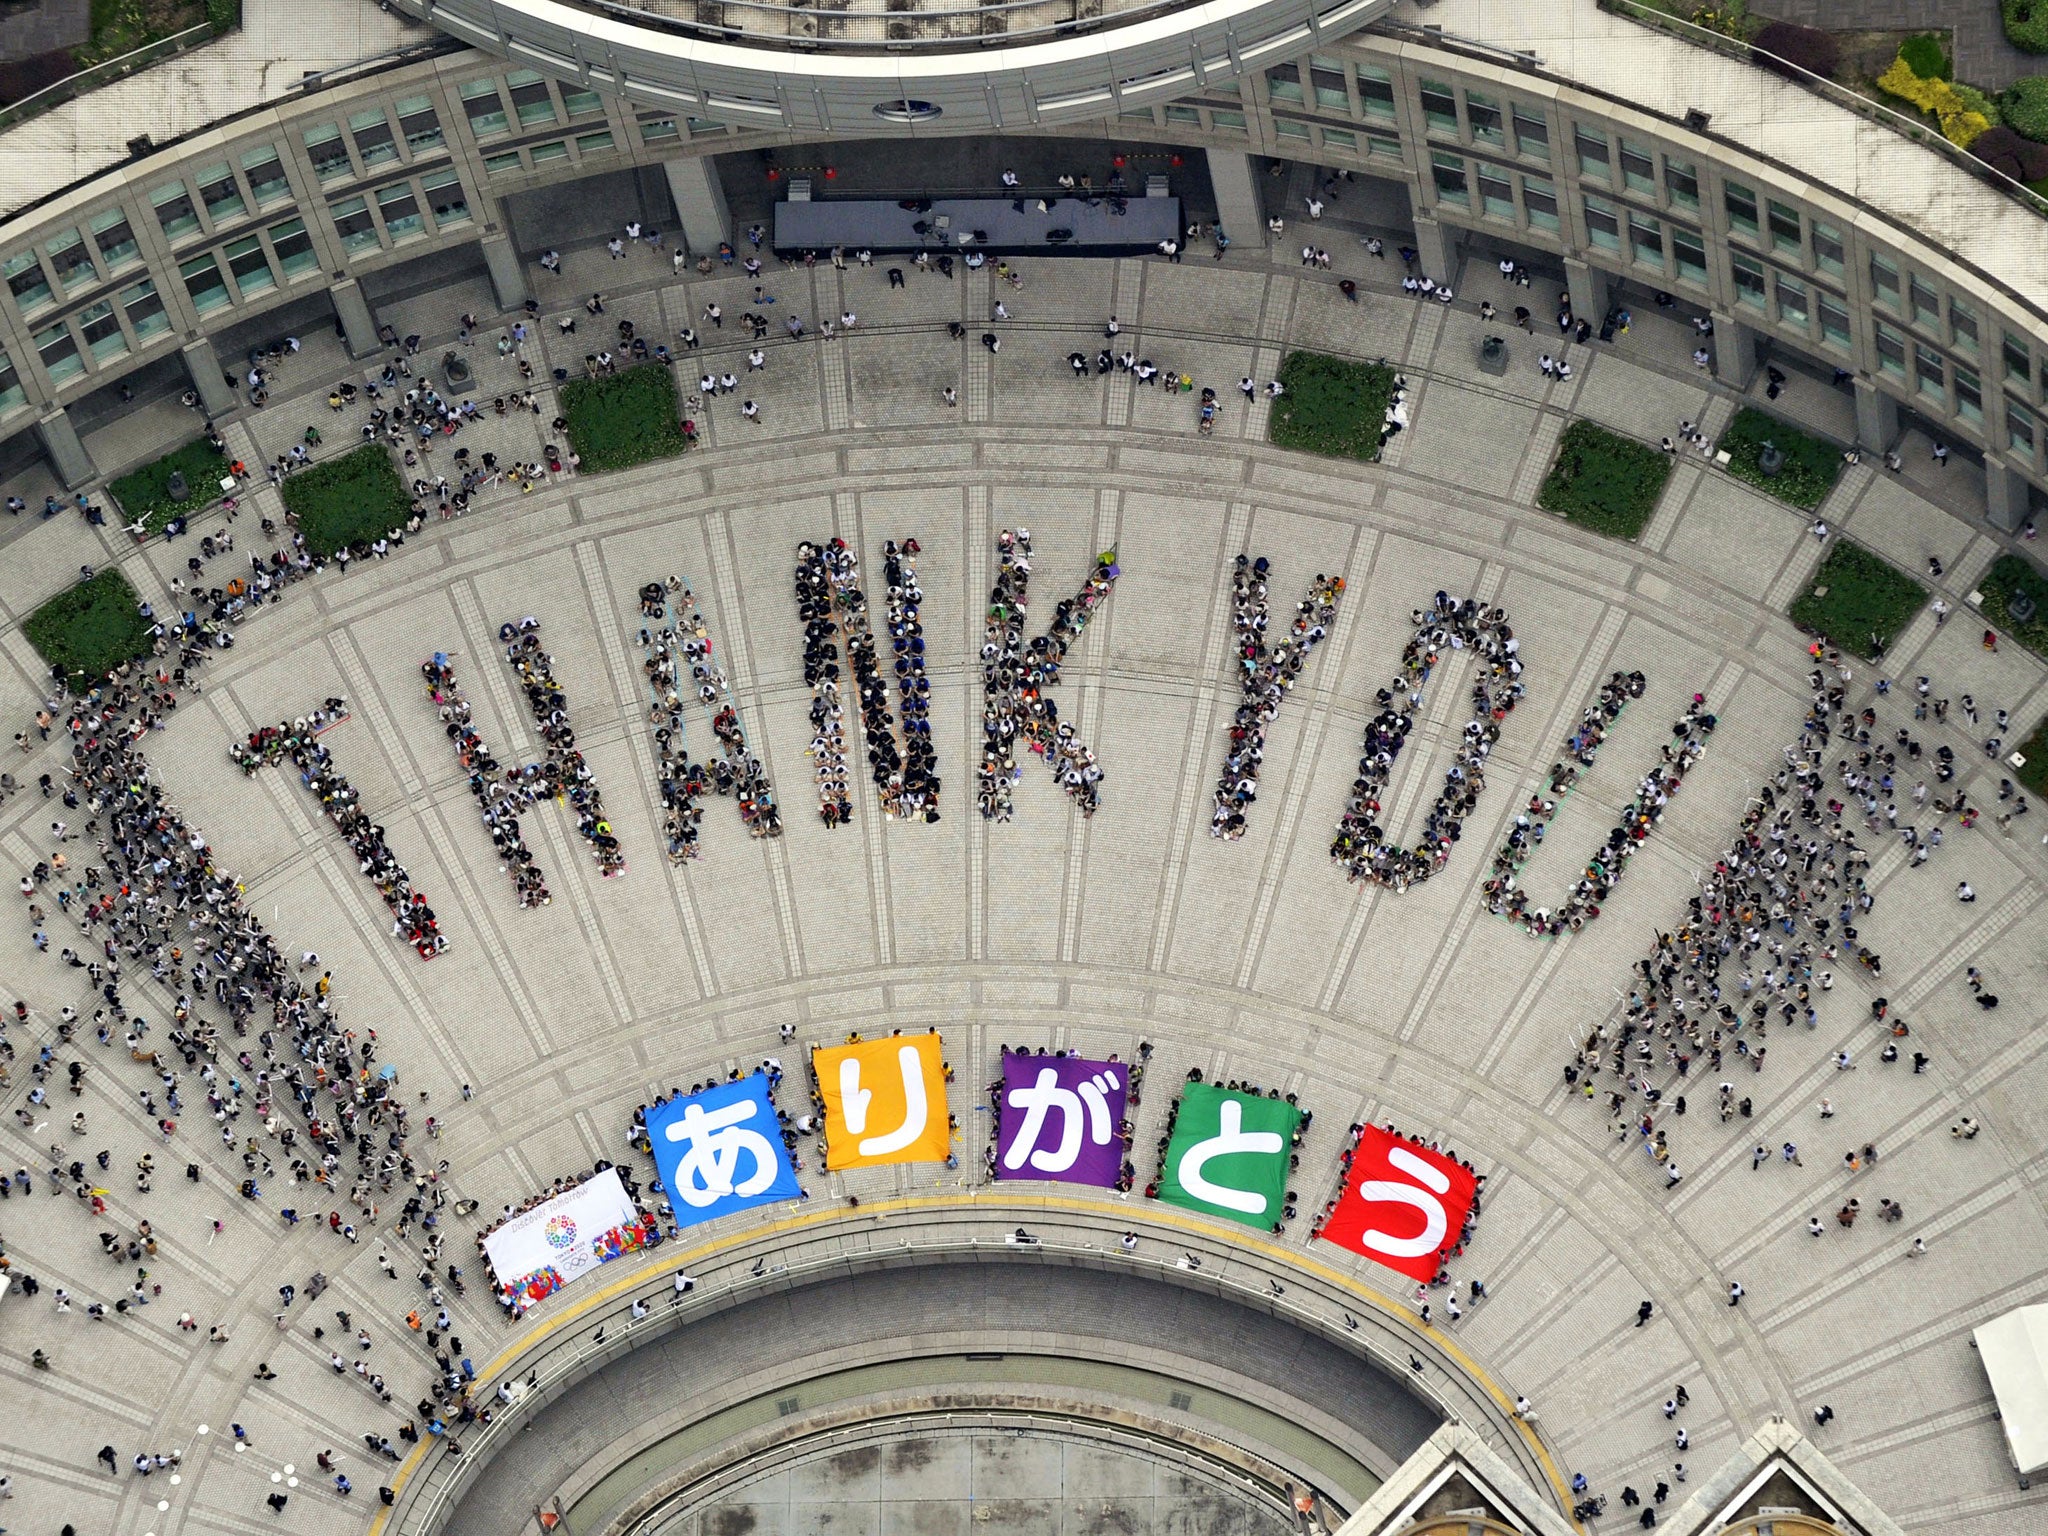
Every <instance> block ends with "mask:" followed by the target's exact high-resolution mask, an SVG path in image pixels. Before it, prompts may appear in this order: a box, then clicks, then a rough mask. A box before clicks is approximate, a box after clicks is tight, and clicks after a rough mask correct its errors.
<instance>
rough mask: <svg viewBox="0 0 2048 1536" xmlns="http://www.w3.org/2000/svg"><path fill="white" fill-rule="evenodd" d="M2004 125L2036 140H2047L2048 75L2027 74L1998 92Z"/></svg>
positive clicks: (2037, 141) (1999, 107) (1999, 108)
mask: <svg viewBox="0 0 2048 1536" xmlns="http://www.w3.org/2000/svg"><path fill="white" fill-rule="evenodd" d="M1998 111H1999V115H2000V116H2001V117H2003V118H2004V119H2005V125H2006V127H2008V128H2011V129H2013V130H2015V131H2016V132H2019V133H2022V134H2024V135H2026V136H2027V137H2028V138H2030V139H2033V140H2034V141H2035V142H2036V143H2048V75H2026V76H2023V77H2022V78H2020V79H2018V80H2015V81H2013V83H2012V84H2011V85H2009V86H2007V87H2006V88H2005V89H2004V90H2003V91H2001V92H1999V93H1998Z"/></svg>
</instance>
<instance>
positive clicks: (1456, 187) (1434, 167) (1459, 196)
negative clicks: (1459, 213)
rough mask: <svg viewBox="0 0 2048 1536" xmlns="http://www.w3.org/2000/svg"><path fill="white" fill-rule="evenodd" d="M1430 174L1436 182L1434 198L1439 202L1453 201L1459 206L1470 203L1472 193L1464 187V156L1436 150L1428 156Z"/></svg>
mask: <svg viewBox="0 0 2048 1536" xmlns="http://www.w3.org/2000/svg"><path fill="white" fill-rule="evenodd" d="M1429 168H1430V174H1431V176H1432V177H1433V178H1434V180H1435V182H1436V199H1437V201H1438V202H1440V203H1454V204H1456V205H1457V206H1458V207H1460V208H1469V207H1470V206H1471V205H1472V194H1471V193H1470V192H1469V191H1467V190H1466V187H1465V157H1464V156H1463V155H1447V154H1445V153H1444V152H1443V151H1442V150H1436V151H1434V152H1432V153H1431V155H1430V157H1429Z"/></svg>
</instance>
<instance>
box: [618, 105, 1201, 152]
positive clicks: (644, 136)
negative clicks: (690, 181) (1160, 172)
mask: <svg viewBox="0 0 2048 1536" xmlns="http://www.w3.org/2000/svg"><path fill="white" fill-rule="evenodd" d="M1166 110H1167V115H1168V116H1171V115H1172V113H1173V109H1172V108H1171V107H1168V108H1167V109H1166ZM1185 110H1186V111H1187V113H1188V121H1190V122H1199V121H1201V116H1202V114H1201V113H1199V112H1197V111H1195V110H1194V109H1193V108H1192V107H1189V108H1186V109H1185ZM679 131H680V130H679V129H678V128H677V127H676V120H675V119H674V118H672V117H656V118H650V119H648V120H647V121H646V122H644V123H642V124H641V125H640V142H641V143H642V144H656V143H659V142H660V141H661V140H663V139H672V138H674V137H675V136H676V135H677V133H678V132H679Z"/></svg>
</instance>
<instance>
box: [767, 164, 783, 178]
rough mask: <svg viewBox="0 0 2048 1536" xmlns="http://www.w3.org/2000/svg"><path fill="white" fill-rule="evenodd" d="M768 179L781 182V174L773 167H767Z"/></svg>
mask: <svg viewBox="0 0 2048 1536" xmlns="http://www.w3.org/2000/svg"><path fill="white" fill-rule="evenodd" d="M768 179H769V180H770V181H780V180H782V172H780V171H778V170H777V169H775V167H774V166H772V165H771V166H769V167H768Z"/></svg>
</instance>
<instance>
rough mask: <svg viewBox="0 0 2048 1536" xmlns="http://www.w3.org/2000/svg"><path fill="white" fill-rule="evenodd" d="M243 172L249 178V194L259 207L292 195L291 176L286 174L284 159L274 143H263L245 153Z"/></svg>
mask: <svg viewBox="0 0 2048 1536" xmlns="http://www.w3.org/2000/svg"><path fill="white" fill-rule="evenodd" d="M242 174H243V175H244V176H246V177H248V178H249V194H250V196H252V197H254V198H255V199H256V206H257V207H258V208H265V207H268V206H269V205H270V204H272V203H275V202H279V201H281V200H283V199H286V198H289V197H290V196H291V195H292V183H291V178H290V177H289V176H287V175H285V170H284V161H283V160H281V159H280V158H279V157H278V153H277V149H276V146H274V145H270V144H261V145H258V146H257V147H256V148H255V149H252V150H250V151H249V152H248V153H246V154H245V155H243V156H242Z"/></svg>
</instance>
